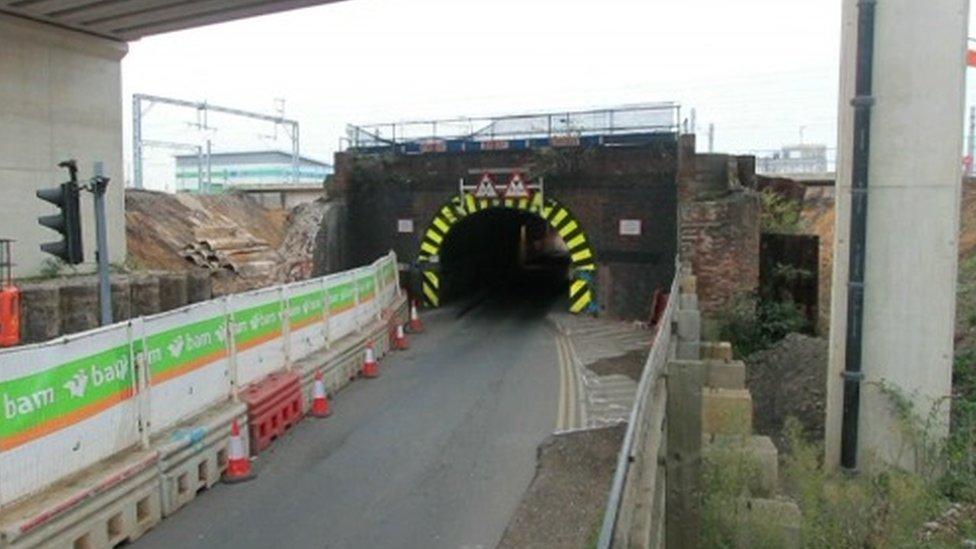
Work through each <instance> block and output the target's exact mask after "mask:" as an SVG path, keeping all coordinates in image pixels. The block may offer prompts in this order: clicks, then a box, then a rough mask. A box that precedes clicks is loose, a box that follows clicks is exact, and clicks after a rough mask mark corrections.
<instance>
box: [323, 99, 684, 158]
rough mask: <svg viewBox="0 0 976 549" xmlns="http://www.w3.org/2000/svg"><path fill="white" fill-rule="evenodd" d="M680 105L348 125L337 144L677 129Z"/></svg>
mask: <svg viewBox="0 0 976 549" xmlns="http://www.w3.org/2000/svg"><path fill="white" fill-rule="evenodd" d="M680 111H681V108H680V106H679V105H678V104H677V103H648V104H639V105H628V106H621V107H614V108H607V109H596V110H584V111H564V112H545V113H538V114H520V115H510V116H497V117H476V118H454V119H444V120H424V121H410V122H393V123H386V124H369V125H362V126H357V125H349V126H347V127H346V136H345V137H344V138H342V139H341V143H340V145H341V147H340V148H342V149H346V148H371V147H382V146H391V145H398V144H405V143H418V142H435V141H447V140H468V141H495V140H509V139H540V138H545V139H552V138H558V137H581V136H588V135H617V134H630V133H663V132H677V131H678V130H679V123H680V117H681V113H680Z"/></svg>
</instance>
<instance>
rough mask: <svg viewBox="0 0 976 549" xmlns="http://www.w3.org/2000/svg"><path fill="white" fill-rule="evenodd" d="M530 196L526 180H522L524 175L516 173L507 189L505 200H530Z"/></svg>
mask: <svg viewBox="0 0 976 549" xmlns="http://www.w3.org/2000/svg"><path fill="white" fill-rule="evenodd" d="M529 196H530V195H529V191H528V189H526V188H525V179H523V178H522V174H520V173H518V172H515V173H514V174H513V175H512V180H511V181H509V182H508V187H506V188H505V198H528V197H529Z"/></svg>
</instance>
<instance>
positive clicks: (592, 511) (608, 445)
mask: <svg viewBox="0 0 976 549" xmlns="http://www.w3.org/2000/svg"><path fill="white" fill-rule="evenodd" d="M625 430H626V425H623V424H620V425H615V426H613V427H605V428H601V429H590V430H586V431H576V432H571V433H562V434H558V435H552V436H550V437H549V438H548V439H546V441H545V442H543V443H542V445H540V446H539V451H538V459H537V462H536V471H535V478H533V479H532V483H531V484H530V485H529V488H528V490H527V491H526V493H525V495H524V496H523V497H522V502H521V503H520V504H519V507H518V510H517V511H516V512H515V515H514V516H512V519H511V521H509V523H508V527H507V528H506V529H505V534H504V535H503V536H502V541H501V542H500V543H499V544H498V547H499V548H501V549H507V548H516V547H518V548H522V547H547V548H548V547H559V548H574V547H588V546H589V545H590V544H591V542H592V540H593V539H595V538H594V536H595V535H596V532H597V530H598V529H599V523H600V520H601V519H602V517H603V509H604V506H605V505H606V499H607V495H608V494H609V493H610V482H611V479H612V478H613V470H614V467H615V465H616V461H617V453H618V452H619V451H620V445H621V444H622V443H623V437H624V431H625Z"/></svg>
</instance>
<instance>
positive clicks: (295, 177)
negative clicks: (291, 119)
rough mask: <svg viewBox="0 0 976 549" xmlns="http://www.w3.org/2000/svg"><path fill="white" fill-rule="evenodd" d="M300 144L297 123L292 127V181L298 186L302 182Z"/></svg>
mask: <svg viewBox="0 0 976 549" xmlns="http://www.w3.org/2000/svg"><path fill="white" fill-rule="evenodd" d="M298 143H299V141H298V122H295V123H294V124H293V125H292V127H291V181H292V183H296V184H297V183H298V182H299V180H300V175H299V171H300V164H299V150H298Z"/></svg>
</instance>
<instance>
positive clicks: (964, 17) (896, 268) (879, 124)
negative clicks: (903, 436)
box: [826, 0, 969, 471]
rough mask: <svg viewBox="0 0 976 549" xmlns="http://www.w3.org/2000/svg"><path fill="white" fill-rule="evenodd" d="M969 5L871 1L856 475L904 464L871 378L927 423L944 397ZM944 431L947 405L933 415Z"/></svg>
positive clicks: (838, 272)
mask: <svg viewBox="0 0 976 549" xmlns="http://www.w3.org/2000/svg"><path fill="white" fill-rule="evenodd" d="M856 4H857V0H844V9H843V39H842V59H841V75H840V81H841V86H840V108H839V132H840V133H839V140H838V141H839V145H838V163H837V229H836V233H835V234H836V236H835V246H834V273H833V291H832V297H831V300H832V305H831V309H832V312H831V322H830V370H829V375H828V376H827V418H826V420H827V422H826V461H827V463H828V464H831V465H837V464H839V461H840V443H841V438H840V436H841V435H840V433H841V417H842V414H843V410H842V408H843V406H842V400H843V383H842V379H841V372H842V371H843V369H844V363H845V332H846V327H847V322H846V320H847V281H848V253H849V249H848V238H849V235H850V217H851V201H850V189H851V163H852V150H853V148H852V139H853V108H852V107H851V105H850V101H851V99H852V98H853V97H854V95H855V91H854V69H855V52H856V38H857V25H856V22H857V7H856ZM968 11H969V2H968V0H925V1H924V2H920V1H919V0H878V2H877V22H876V34H875V52H874V96H875V98H876V103H875V106H874V110H873V122H872V127H871V141H872V143H871V156H870V160H869V171H870V178H869V183H868V185H869V190H868V209H867V219H868V221H867V245H866V248H867V268H866V271H865V304H864V329H863V364H864V375H865V379H864V383H863V384H862V390H861V411H860V416H859V437H858V438H859V442H858V461H859V463H858V468H859V469H862V470H869V471H870V470H878V469H881V468H883V467H884V464H885V463H892V462H896V463H898V464H899V465H902V466H907V467H912V466H913V463H912V462H911V453H910V452H905V451H903V450H904V446H903V443H904V442H906V441H903V440H900V439H899V437H898V433H899V429H898V424H897V420H896V419H895V418H894V417H893V416H892V414H891V409H890V407H889V406H888V397H887V396H886V395H884V394H882V393H881V392H879V390H878V385H877V384H878V383H879V382H886V383H889V384H891V385H893V386H896V387H898V388H899V390H900V391H902V392H904V393H905V394H906V395H907V396H909V397H910V398H912V399H913V400H914V402H915V404H916V407H917V409H918V413H919V414H920V415H921V416H923V417H926V416H927V415H928V413H929V411H930V410H931V409H932V406H933V403H936V402H938V401H940V399H943V398H944V397H947V396H948V395H949V393H950V390H951V373H952V354H953V324H954V317H955V314H954V312H955V291H956V268H957V248H958V243H957V235H958V225H959V202H960V184H961V176H962V169H961V155H962V145H963V143H962V139H963V119H964V101H965V95H964V84H965V57H966V55H965V52H966V34H967V26H968V21H969V18H968ZM936 418H937V422H936V423H937V425H936V426H935V429H936V431H937V434H945V433H947V429H948V406H947V405H946V403H945V402H942V407H941V409H940V410H939V411H938V413H937V414H936Z"/></svg>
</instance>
